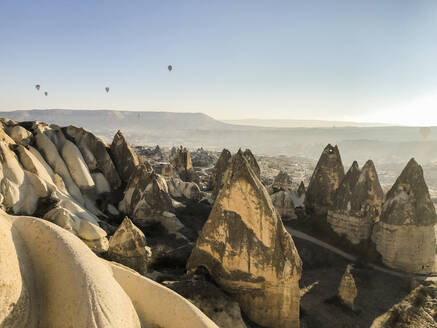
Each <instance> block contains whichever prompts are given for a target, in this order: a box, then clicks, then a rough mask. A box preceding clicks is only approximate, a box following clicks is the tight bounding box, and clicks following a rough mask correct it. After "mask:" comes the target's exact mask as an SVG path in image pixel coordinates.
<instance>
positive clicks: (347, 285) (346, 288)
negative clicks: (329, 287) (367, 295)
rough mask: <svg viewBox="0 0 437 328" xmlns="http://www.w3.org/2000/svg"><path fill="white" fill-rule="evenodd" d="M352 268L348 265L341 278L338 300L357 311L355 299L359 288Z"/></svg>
mask: <svg viewBox="0 0 437 328" xmlns="http://www.w3.org/2000/svg"><path fill="white" fill-rule="evenodd" d="M351 269H352V266H351V265H348V266H347V267H346V271H345V272H344V274H343V277H342V278H341V281H340V285H339V286H338V298H339V299H340V302H341V303H342V304H343V305H345V306H347V307H348V308H350V309H351V310H355V305H354V303H355V298H356V297H357V295H358V291H357V286H356V285H355V279H354V276H353V275H352V273H351Z"/></svg>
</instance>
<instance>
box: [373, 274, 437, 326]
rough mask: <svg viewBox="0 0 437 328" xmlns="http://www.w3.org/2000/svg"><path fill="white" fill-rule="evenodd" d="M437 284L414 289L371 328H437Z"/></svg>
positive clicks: (376, 320) (374, 322)
mask: <svg viewBox="0 0 437 328" xmlns="http://www.w3.org/2000/svg"><path fill="white" fill-rule="evenodd" d="M436 305H437V283H436V282H433V283H425V285H421V286H419V287H417V288H416V289H414V290H413V291H412V292H411V293H410V294H409V295H408V296H407V297H405V298H404V299H403V300H402V301H401V302H400V303H399V304H396V305H395V306H393V307H392V308H391V309H390V310H389V311H388V312H386V313H384V314H383V315H381V316H379V317H378V318H376V319H375V321H373V323H372V325H371V327H370V328H410V327H420V328H435V327H437V306H436Z"/></svg>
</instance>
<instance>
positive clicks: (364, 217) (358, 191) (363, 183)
mask: <svg viewBox="0 0 437 328" xmlns="http://www.w3.org/2000/svg"><path fill="white" fill-rule="evenodd" d="M383 199H384V193H383V191H382V188H381V185H380V183H379V179H378V175H377V173H376V170H375V166H374V164H373V162H372V161H367V162H366V164H365V165H364V166H363V168H362V170H360V169H359V167H358V163H357V162H354V163H353V164H352V166H351V168H350V169H349V171H348V172H347V174H346V176H345V177H344V179H343V181H342V183H341V185H340V187H339V188H338V189H337V191H336V195H335V200H334V206H333V209H332V210H329V211H328V216H327V220H328V223H329V224H330V226H331V228H332V230H334V231H335V232H336V233H337V234H339V235H340V236H345V237H346V239H348V240H349V241H350V242H351V243H352V244H359V243H360V242H361V241H364V240H368V239H369V238H370V235H371V232H372V227H373V225H374V223H375V222H377V221H379V216H380V214H381V206H382V201H383Z"/></svg>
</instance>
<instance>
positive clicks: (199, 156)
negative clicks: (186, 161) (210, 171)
mask: <svg viewBox="0 0 437 328" xmlns="http://www.w3.org/2000/svg"><path fill="white" fill-rule="evenodd" d="M216 160H217V157H216V156H215V155H214V154H213V153H211V152H209V151H206V150H204V149H203V148H198V149H197V150H195V151H193V152H191V161H192V163H193V166H195V167H210V166H212V165H214V163H215V161H216Z"/></svg>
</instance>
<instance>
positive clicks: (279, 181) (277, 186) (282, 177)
mask: <svg viewBox="0 0 437 328" xmlns="http://www.w3.org/2000/svg"><path fill="white" fill-rule="evenodd" d="M291 183H292V181H291V177H290V176H289V175H288V173H287V172H284V171H279V173H278V175H277V176H276V177H275V180H274V181H273V184H272V190H273V193H275V192H278V191H287V190H291Z"/></svg>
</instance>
